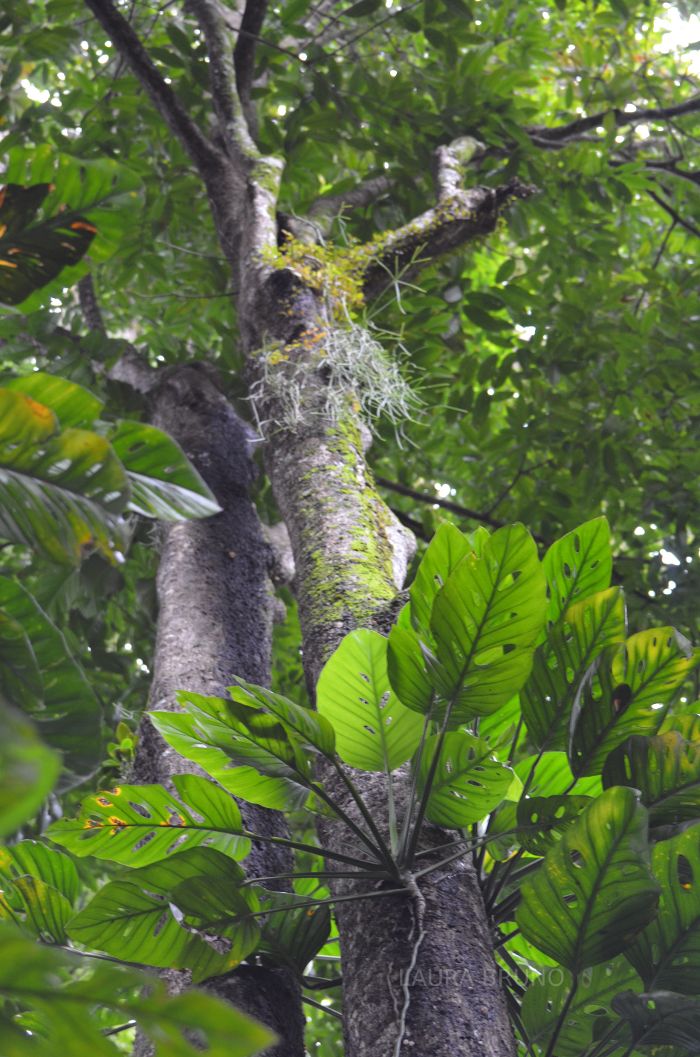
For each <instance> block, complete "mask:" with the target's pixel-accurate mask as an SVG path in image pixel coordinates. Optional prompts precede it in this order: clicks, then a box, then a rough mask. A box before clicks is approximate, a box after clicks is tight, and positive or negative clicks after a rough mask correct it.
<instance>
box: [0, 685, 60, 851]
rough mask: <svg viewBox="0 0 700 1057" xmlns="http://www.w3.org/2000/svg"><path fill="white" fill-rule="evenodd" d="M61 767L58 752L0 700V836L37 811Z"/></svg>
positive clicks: (8, 833) (14, 829)
mask: <svg viewBox="0 0 700 1057" xmlns="http://www.w3.org/2000/svg"><path fill="white" fill-rule="evenodd" d="M60 769H61V764H60V759H59V757H58V754H57V753H54V752H51V751H50V750H49V749H47V748H46V746H45V745H44V744H43V743H42V742H41V741H40V740H39V738H38V737H37V734H36V731H35V728H34V727H33V726H32V725H31V723H29V722H28V720H26V719H25V718H24V716H22V715H20V713H18V712H15V711H14V710H11V709H9V708H7V707H6V706H5V705H4V703H3V702H2V701H1V700H0V837H7V836H9V835H11V834H12V833H14V832H15V831H16V830H17V829H19V827H20V826H21V825H22V823H23V822H26V821H27V819H28V818H31V816H32V815H34V814H35V813H36V812H37V811H38V810H39V808H40V807H41V804H42V802H43V800H44V799H45V797H47V796H48V794H49V793H50V792H51V790H52V789H53V786H54V784H55V782H56V780H57V778H58V775H59V772H60Z"/></svg>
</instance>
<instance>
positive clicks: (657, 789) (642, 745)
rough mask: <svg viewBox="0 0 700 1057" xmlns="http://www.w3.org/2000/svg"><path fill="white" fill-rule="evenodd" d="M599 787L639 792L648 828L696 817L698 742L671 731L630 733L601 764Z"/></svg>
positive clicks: (699, 772) (699, 796) (699, 789)
mask: <svg viewBox="0 0 700 1057" xmlns="http://www.w3.org/2000/svg"><path fill="white" fill-rule="evenodd" d="M603 785H604V786H605V787H606V788H607V787H609V786H612V785H629V786H631V787H632V788H633V789H639V790H640V791H641V794H642V803H643V804H644V805H645V806H646V807H647V808H648V810H649V821H650V823H651V824H652V825H660V826H677V825H679V824H681V823H683V822H693V821H694V820H695V819H697V818H700V741H694V742H693V741H687V740H686V739H685V738H684V737H683V736H682V735H681V734H680V732H679V731H677V730H671V731H668V732H667V733H666V734H658V735H656V736H655V737H645V736H644V735H643V734H633V735H632V737H630V738H628V739H627V740H626V741H624V742H623V743H622V745H618V747H617V748H616V749H615V750H614V752H611V753H610V755H609V756H608V758H607V760H606V761H605V766H604V768H603Z"/></svg>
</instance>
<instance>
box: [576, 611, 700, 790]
mask: <svg viewBox="0 0 700 1057" xmlns="http://www.w3.org/2000/svg"><path fill="white" fill-rule="evenodd" d="M698 660H700V650H696V649H694V648H693V647H692V646H691V644H690V643H689V642H688V640H687V639H685V638H683V636H682V635H679V633H678V632H677V631H676V630H675V629H674V628H651V629H649V630H648V631H640V632H639V633H638V634H637V635H632V636H631V638H629V639H627V641H626V642H624V643H622V644H621V645H619V646H609V647H607V648H606V649H605V650H603V652H602V653H601V654H600V656H599V658H598V659H597V661H596V662H595V665H594V666H593V668H592V669H591V671H590V672H589V674H588V676H587V677H586V678H585V679H584V680H583V682H582V684H581V687H580V690H579V694H578V696H577V699H576V702H575V704H574V708H573V711H572V715H571V729H572V735H571V743H570V751H569V759H570V761H571V769H572V771H573V772H574V774H575V775H585V774H600V773H601V772H602V770H603V767H604V764H605V760H606V758H607V756H608V754H609V753H610V752H612V750H613V749H615V748H617V746H618V745H620V744H621V743H622V742H623V741H624V740H625V738H627V737H629V736H630V735H632V734H655V733H656V731H657V730H658V729H659V727H660V725H661V722H662V720H663V718H664V715H665V713H666V710H667V708H668V706H669V704H670V702H671V699H672V697H673V695H674V694H675V692H676V691H677V690H678V688H679V687H680V686H681V685H682V684H683V682H684V681H685V679H686V678H687V677H688V675H689V673H690V672H691V671H692V669H693V668H694V667H695V665H696V664H697V663H698Z"/></svg>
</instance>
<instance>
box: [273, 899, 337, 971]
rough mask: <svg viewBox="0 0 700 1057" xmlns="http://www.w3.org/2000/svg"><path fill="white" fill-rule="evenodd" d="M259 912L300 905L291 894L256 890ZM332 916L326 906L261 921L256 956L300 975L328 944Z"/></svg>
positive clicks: (306, 908) (287, 913)
mask: <svg viewBox="0 0 700 1057" xmlns="http://www.w3.org/2000/svg"><path fill="white" fill-rule="evenodd" d="M256 891H257V894H258V897H259V899H260V907H261V909H262V910H265V909H267V908H268V907H270V908H271V909H277V908H282V907H285V906H288V905H289V904H293V903H299V902H300V900H299V896H298V895H296V894H295V893H291V892H268V891H266V890H265V889H263V888H258V889H256ZM330 928H331V915H330V910H329V908H328V906H323V905H319V906H317V907H300V908H298V909H297V910H287V911H286V912H284V913H278V914H270V915H269V916H268V917H266V918H264V923H263V925H262V935H261V938H260V943H259V945H258V948H257V952H256V953H257V954H258V956H263V957H265V958H269V959H271V960H272V961H273V962H274V963H275V964H276V965H284V966H288V967H289V968H291V969H292V970H293V971H294V972H295V973H297V974H299V975H301V973H303V972H304V969H305V968H306V966H307V965H308V963H309V962H310V961H311V960H312V959H313V958H314V957H315V955H316V954H318V952H319V951H320V950H321V948H322V947H323V946H324V944H325V943H326V942H327V941H328V936H329V934H330Z"/></svg>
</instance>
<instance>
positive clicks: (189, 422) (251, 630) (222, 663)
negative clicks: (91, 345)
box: [133, 365, 304, 1057]
mask: <svg viewBox="0 0 700 1057" xmlns="http://www.w3.org/2000/svg"><path fill="white" fill-rule="evenodd" d="M149 398H150V403H151V409H152V413H151V418H152V421H153V422H154V423H155V424H156V425H158V426H160V427H161V428H162V429H165V430H167V432H168V433H170V435H171V436H173V437H175V439H176V440H178V441H179V443H180V444H181V446H182V447H183V448H184V450H185V452H186V454H187V455H188V456H189V458H190V459H191V460H192V462H193V463H194V465H195V466H196V467H197V469H198V470H199V472H200V473H201V474H202V476H203V477H204V479H205V480H206V482H207V484H208V485H209V487H210V488H211V489H212V491H213V492H214V495H215V496H216V499H217V501H218V503H219V505H220V506H221V507H222V512H221V513H220V514H217V515H216V516H214V517H210V518H206V519H204V520H199V521H186V522H180V523H177V524H171V525H168V526H166V527H164V528H162V529H161V554H160V564H159V570H158V581H157V584H158V601H159V615H158V627H157V638H156V648H155V656H154V676H153V683H152V686H151V694H150V707H151V708H160V709H176V708H177V702H176V700H175V693H176V691H177V690H193V691H195V692H198V693H204V694H217V695H218V694H225V693H226V687H227V686H229V685H230V684H231V683H232V681H233V678H234V676H237V675H238V676H242V677H243V678H245V679H247V680H250V681H252V682H255V683H262V684H266V685H269V680H270V643H271V624H272V594H271V588H270V585H269V583H268V580H267V570H268V562H269V551H268V545H267V543H266V542H265V539H264V537H263V534H262V529H261V526H260V522H259V521H258V518H257V514H256V512H255V507H254V506H253V504H252V502H251V500H250V498H249V495H248V489H249V487H250V484H251V482H252V479H253V472H254V471H253V463H252V460H251V456H250V436H249V430H248V427H246V426H245V425H244V423H243V422H242V421H241V420H240V419H239V418H238V417H237V415H236V414H235V412H234V411H233V408H232V407H231V406H230V405H229V404H228V402H227V401H226V400H225V399H224V397H223V396H222V394H221V393H220V392H219V391H218V389H217V387H216V385H215V384H214V382H213V380H212V378H211V376H210V375H209V373H208V372H206V371H205V370H203V369H198V368H197V365H190V366H185V367H178V368H174V369H170V370H166V371H164V372H158V380H157V381H156V383H155V385H154V386H153V388H152V389H151V391H150V394H149ZM197 770H198V768H197V767H196V765H194V764H192V763H190V762H188V761H186V760H184V759H183V758H182V757H180V756H178V754H177V753H176V752H175V751H174V750H173V749H170V748H169V747H168V746H167V745H166V744H165V743H164V741H163V739H162V738H161V737H160V735H159V734H158V733H157V732H156V731H155V729H154V728H153V726H152V725H151V723H150V722H149V720H148V717H147V716H145V717H144V720H143V722H142V724H141V729H140V736H139V746H138V752H137V756H136V761H135V766H134V773H133V780H134V781H136V782H158V783H165V784H166V785H167V783H168V781H169V779H170V778H171V777H172V776H173V775H174V774H179V773H182V772H188V773H191V772H193V771H197ZM200 773H201V772H200ZM241 810H242V813H243V816H244V819H245V822H246V824H247V825H248V826H249V828H250V829H252V830H254V831H256V832H259V833H271V834H276V835H278V836H279V835H282V834H284V833H285V832H286V827H285V823H284V819H283V817H282V816H281V815H280V814H279V813H278V812H274V811H268V810H266V809H265V808H261V807H255V806H253V805H250V804H241ZM245 865H246V869H247V870H248V872H249V873H251V874H257V875H260V876H262V875H270V874H276V873H280V872H281V871H284V870H286V869H289V858H288V855H287V853H286V852H285V851H282V852H280V851H279V850H278V849H277V848H276V847H273V846H271V845H269V844H265V845H263V846H260V845H257V846H254V847H253V849H252V851H251V854H250V856H249V858H248V859H247V860H246V864H245ZM166 975H167V977H168V986H169V988H170V989H171V990H173V991H175V992H177V991H180V990H182V989H183V988H184V987H186V986H188V974H186V973H179V972H174V971H173V972H169V973H167V974H166ZM206 990H207V991H208V992H209V993H210V994H215V995H217V996H219V997H221V998H225V999H226V1000H227V1001H230V1002H231V1003H232V1004H233V1005H235V1006H237V1007H238V1008H239V1009H242V1010H243V1011H244V1012H246V1013H248V1014H249V1015H250V1016H253V1017H255V1018H256V1019H258V1020H260V1021H261V1022H262V1023H263V1024H265V1025H266V1026H268V1027H269V1028H271V1029H272V1030H273V1031H274V1032H276V1034H277V1035H278V1036H279V1038H280V1042H279V1044H278V1045H277V1046H275V1047H273V1048H272V1049H270V1050H268V1051H266V1052H267V1053H268V1054H269V1055H270V1057H273V1055H274V1057H303V1054H304V1043H303V1029H304V1021H303V1016H302V1012H301V999H300V992H299V986H298V983H297V981H296V980H295V979H294V978H293V976H292V974H291V973H289V972H288V971H286V970H284V969H275V970H272V969H263V968H258V967H255V966H251V967H249V968H243V967H241V968H239V969H237V970H236V971H234V972H232V973H229V974H227V975H226V976H221V977H217V978H215V979H212V980H208V981H207V983H206ZM151 1052H152V1049H151V1046H150V1043H149V1042H148V1040H146V1039H145V1038H143V1037H142V1038H140V1039H139V1040H138V1041H137V1047H136V1050H135V1057H146V1055H150V1053H151Z"/></svg>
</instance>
